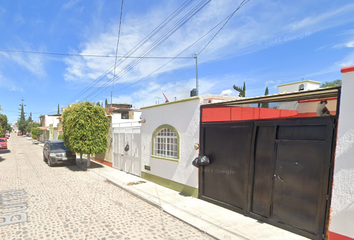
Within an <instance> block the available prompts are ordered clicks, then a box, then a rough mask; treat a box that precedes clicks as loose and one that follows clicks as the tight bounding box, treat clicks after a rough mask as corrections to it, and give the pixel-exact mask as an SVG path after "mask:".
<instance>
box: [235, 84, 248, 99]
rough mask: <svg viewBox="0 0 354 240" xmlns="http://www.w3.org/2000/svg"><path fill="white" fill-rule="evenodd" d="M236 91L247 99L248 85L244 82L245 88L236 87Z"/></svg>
mask: <svg viewBox="0 0 354 240" xmlns="http://www.w3.org/2000/svg"><path fill="white" fill-rule="evenodd" d="M234 89H235V90H236V91H238V92H239V94H238V96H239V97H246V83H245V82H243V88H241V87H237V86H236V85H234Z"/></svg>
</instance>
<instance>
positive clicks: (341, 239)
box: [329, 66, 354, 240]
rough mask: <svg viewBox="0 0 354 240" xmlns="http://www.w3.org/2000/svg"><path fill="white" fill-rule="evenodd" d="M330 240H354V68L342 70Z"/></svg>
mask: <svg viewBox="0 0 354 240" xmlns="http://www.w3.org/2000/svg"><path fill="white" fill-rule="evenodd" d="M341 72H342V73H343V78H342V89H341V96H340V109H339V120H338V133H337V142H336V156H335V161H334V164H335V165H334V175H333V190H332V202H331V216H330V226H329V239H330V240H352V239H354V188H353V184H354V160H353V156H354V107H353V104H354V66H351V67H346V68H342V70H341Z"/></svg>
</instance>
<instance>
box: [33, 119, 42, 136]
mask: <svg viewBox="0 0 354 240" xmlns="http://www.w3.org/2000/svg"><path fill="white" fill-rule="evenodd" d="M37 125H40V124H38V123H35V124H34V125H33V126H32V128H31V137H32V138H33V139H38V138H39V136H40V135H41V134H43V130H42V129H40V128H39V126H37Z"/></svg>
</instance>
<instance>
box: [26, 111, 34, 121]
mask: <svg viewBox="0 0 354 240" xmlns="http://www.w3.org/2000/svg"><path fill="white" fill-rule="evenodd" d="M27 122H28V123H31V122H33V120H32V113H30V115H29V117H28V119H27Z"/></svg>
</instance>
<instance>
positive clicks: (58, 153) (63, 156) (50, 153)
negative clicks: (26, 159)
mask: <svg viewBox="0 0 354 240" xmlns="http://www.w3.org/2000/svg"><path fill="white" fill-rule="evenodd" d="M43 161H45V162H47V164H48V166H50V167H51V166H53V165H55V164H60V163H66V164H76V155H75V154H74V153H73V152H71V151H70V150H69V149H67V148H66V147H65V144H64V141H63V140H47V141H46V142H45V143H44V146H43Z"/></svg>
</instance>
